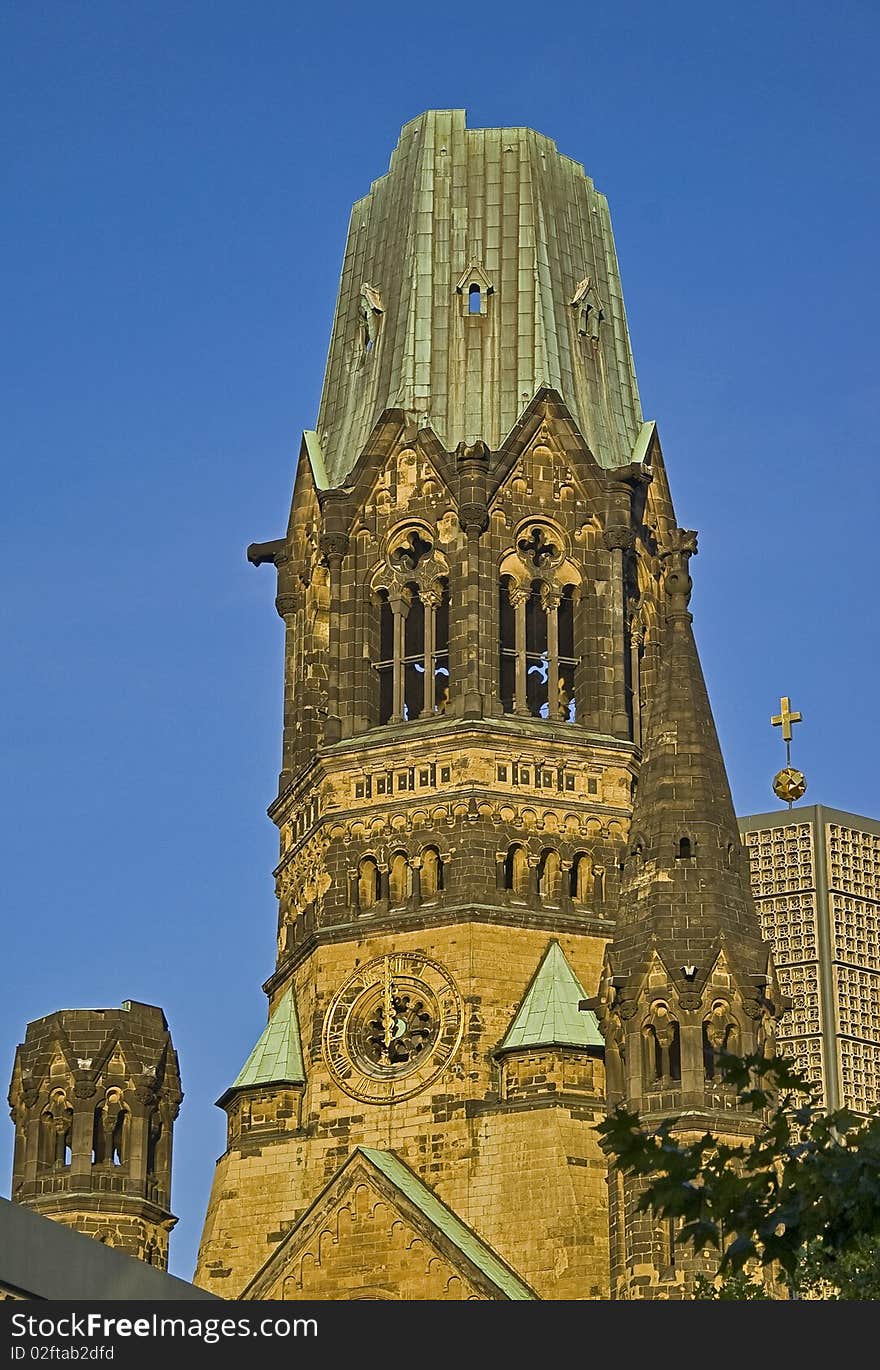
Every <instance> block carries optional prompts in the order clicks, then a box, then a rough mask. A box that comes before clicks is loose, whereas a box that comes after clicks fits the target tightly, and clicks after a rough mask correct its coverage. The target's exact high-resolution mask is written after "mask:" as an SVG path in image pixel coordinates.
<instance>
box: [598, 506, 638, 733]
mask: <svg viewBox="0 0 880 1370" xmlns="http://www.w3.org/2000/svg"><path fill="white" fill-rule="evenodd" d="M604 542H605V546H606V547H607V548H608V551H609V552H610V554H611V619H612V642H613V656H614V665H613V677H612V715H611V731H612V733H613V734H614V736H615V737H621V738H627V739H628V738H629V735H630V724H629V714H628V713H627V708H626V680H625V675H624V653H625V651H626V635H625V632H624V613H625V606H624V602H623V558H624V553H625V552H626V551H628V550H629V548H630V547H632V545H633V542H634V537H633V533H632V531H631V529H630V528H628V527H624V526H623V525H621V524H618V525H615V526H612V527H610V528H606V530H605V534H604Z"/></svg>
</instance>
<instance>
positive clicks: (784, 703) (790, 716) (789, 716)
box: [770, 695, 803, 742]
mask: <svg viewBox="0 0 880 1370" xmlns="http://www.w3.org/2000/svg"><path fill="white" fill-rule="evenodd" d="M770 722H771V723H772V724H773V727H774V728H778V727H780V725H781V727H782V736H783V738H784V739H785V741H786V742H790V741H791V725H792V723H801V722H803V715H802V714H795V713H792V711H791V700H790V699H789V697H788V695H783V697H782V699H780V701H779V713H778V714H777V715H776V717H775V718H771V719H770Z"/></svg>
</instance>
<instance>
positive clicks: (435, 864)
mask: <svg viewBox="0 0 880 1370" xmlns="http://www.w3.org/2000/svg"><path fill="white" fill-rule="evenodd" d="M442 889H443V862H442V861H441V859H440V853H439V852H438V850H437V848H436V847H426V848H425V850H424V851H423V852H422V875H421V891H422V898H423V899H433V898H435V897H436V895H438V894H439V893H440V892H441V890H442Z"/></svg>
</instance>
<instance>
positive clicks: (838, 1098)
mask: <svg viewBox="0 0 880 1370" xmlns="http://www.w3.org/2000/svg"><path fill="white" fill-rule="evenodd" d="M740 829H741V832H742V836H743V841H744V842H745V845H746V849H747V851H748V853H749V858H750V862H751V880H752V891H753V894H754V897H755V903H756V905H757V909H758V913H759V916H760V919H761V925H762V929H763V933H764V936H765V937H766V938H767V939H768V940H769V941H770V942H771V943H772V945H773V948H774V953H775V959H776V964H777V966H778V968H779V978H780V984H781V986H782V989H783V991H784V992H785V993H786V995H787V996H788V997H789V998H790V1000H791V1008H790V1011H789V1013H788V1014H787V1015H786V1017H785V1019H784V1021H783V1022H782V1023H780V1026H779V1044H780V1047H781V1049H782V1050H784V1051H785V1052H786V1053H787V1054H789V1055H791V1056H792V1057H793V1058H794V1059H795V1060H796V1061H797V1063H798V1064H799V1065H801V1066H802V1067H803V1068H804V1069H805V1070H806V1072H807V1074H808V1075H809V1076H810V1078H811V1079H812V1080H814V1081H816V1082H817V1083H818V1084H820V1085H821V1087H822V1097H823V1100H824V1102H825V1103H826V1105H827V1106H828V1107H829V1108H838V1107H846V1108H849V1109H852V1110H853V1112H855V1113H868V1112H870V1110H871V1109H873V1108H875V1107H876V1106H877V1104H878V1103H880V823H878V822H877V821H876V820H875V819H871V818H864V817H861V816H859V815H858V814H852V813H845V812H843V811H841V810H838V809H829V808H825V807H823V806H822V805H818V804H816V805H812V806H809V805H806V806H803V807H798V808H794V809H792V810H790V811H789V810H785V811H778V810H777V811H776V812H775V813H763V814H751V815H749V816H748V817H745V818H742V819H740Z"/></svg>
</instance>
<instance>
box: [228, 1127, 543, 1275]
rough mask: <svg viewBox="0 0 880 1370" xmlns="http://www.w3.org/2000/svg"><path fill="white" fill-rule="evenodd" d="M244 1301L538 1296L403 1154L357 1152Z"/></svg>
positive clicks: (290, 1234)
mask: <svg viewBox="0 0 880 1370" xmlns="http://www.w3.org/2000/svg"><path fill="white" fill-rule="evenodd" d="M240 1297H241V1298H243V1299H308V1298H320V1299H349V1298H355V1299H357V1298H387V1297H391V1298H402V1299H437V1298H442V1299H499V1300H500V1299H511V1300H531V1299H535V1298H536V1297H537V1296H536V1295H535V1293H534V1292H533V1290H532V1289H530V1288H529V1286H528V1285H527V1284H525V1283H524V1281H523V1280H521V1279H520V1278H519V1276H518V1275H517V1274H516V1273H515V1271H513V1270H512V1269H511V1268H510V1266H509V1265H507V1264H506V1262H505V1261H503V1260H502V1259H501V1258H500V1256H498V1255H497V1254H496V1253H495V1252H494V1251H493V1250H492V1248H491V1247H489V1246H488V1245H487V1244H486V1242H484V1241H483V1240H482V1239H481V1238H480V1237H479V1236H478V1235H477V1234H476V1232H474V1230H473V1229H472V1228H471V1227H469V1226H468V1225H467V1224H466V1223H464V1222H463V1221H462V1220H461V1219H460V1218H459V1217H458V1216H457V1215H456V1214H455V1213H454V1212H453V1211H452V1209H451V1208H449V1206H448V1205H447V1204H445V1203H443V1201H442V1200H441V1199H440V1198H439V1197H438V1196H437V1195H436V1194H435V1193H434V1192H433V1191H432V1190H431V1189H429V1188H428V1186H427V1185H426V1184H425V1183H424V1182H423V1181H422V1180H420V1179H419V1177H418V1176H417V1175H416V1174H415V1173H414V1172H413V1171H412V1170H410V1169H409V1167H408V1166H407V1165H405V1164H404V1163H403V1161H401V1160H400V1159H399V1158H398V1157H397V1156H395V1155H394V1153H393V1152H390V1151H381V1150H377V1149H375V1148H372V1147H357V1148H356V1149H355V1150H354V1151H353V1152H352V1154H351V1155H350V1156H349V1157H348V1159H347V1160H346V1162H345V1163H344V1164H343V1165H342V1167H341V1168H340V1169H339V1170H338V1171H337V1173H336V1174H335V1175H334V1176H333V1178H332V1179H331V1180H330V1181H329V1183H328V1184H327V1185H325V1187H324V1189H323V1190H322V1191H321V1193H320V1194H319V1195H318V1196H317V1198H316V1199H315V1201H314V1203H312V1205H311V1206H310V1207H309V1208H308V1209H307V1210H306V1212H305V1213H304V1214H303V1215H302V1217H301V1218H299V1220H298V1221H297V1222H296V1223H295V1224H294V1226H293V1227H292V1228H291V1229H290V1231H289V1232H288V1233H287V1234H286V1235H285V1237H284V1239H283V1240H282V1242H281V1243H280V1244H279V1246H278V1247H277V1248H276V1249H275V1251H274V1252H273V1253H272V1255H271V1256H270V1257H269V1258H268V1260H267V1261H266V1262H265V1264H264V1265H263V1267H262V1268H261V1269H260V1270H259V1271H258V1272H257V1274H256V1275H255V1276H254V1277H253V1279H252V1280H251V1282H250V1284H249V1285H248V1286H247V1288H246V1289H245V1290H244V1291H243V1292H242V1294H241V1295H240Z"/></svg>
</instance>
